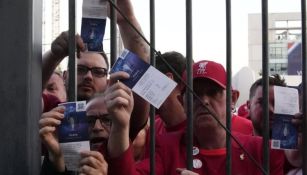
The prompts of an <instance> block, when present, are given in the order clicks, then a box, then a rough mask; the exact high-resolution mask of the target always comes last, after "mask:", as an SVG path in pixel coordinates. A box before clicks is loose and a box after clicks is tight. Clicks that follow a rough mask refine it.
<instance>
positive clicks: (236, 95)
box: [231, 90, 240, 109]
mask: <svg viewBox="0 0 307 175" xmlns="http://www.w3.org/2000/svg"><path fill="white" fill-rule="evenodd" d="M239 97H240V92H239V91H238V90H232V92H231V101H232V102H231V108H232V109H234V108H235V105H236V103H237V101H238V99H239Z"/></svg>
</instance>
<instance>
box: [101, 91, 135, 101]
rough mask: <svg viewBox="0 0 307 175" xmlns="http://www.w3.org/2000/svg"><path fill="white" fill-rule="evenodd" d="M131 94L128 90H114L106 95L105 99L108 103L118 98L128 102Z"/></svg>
mask: <svg viewBox="0 0 307 175" xmlns="http://www.w3.org/2000/svg"><path fill="white" fill-rule="evenodd" d="M131 94H132V92H131V90H130V89H115V90H113V91H112V92H110V93H108V94H106V96H105V99H106V101H108V100H113V99H115V98H117V97H120V98H124V99H127V100H129V99H130V96H131Z"/></svg>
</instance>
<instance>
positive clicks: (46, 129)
mask: <svg viewBox="0 0 307 175" xmlns="http://www.w3.org/2000/svg"><path fill="white" fill-rule="evenodd" d="M55 130H56V129H55V127H54V126H46V127H44V128H41V129H40V130H39V135H40V136H41V138H44V137H43V136H45V135H46V134H49V133H53V132H54V131H55Z"/></svg>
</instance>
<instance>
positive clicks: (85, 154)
mask: <svg viewBox="0 0 307 175" xmlns="http://www.w3.org/2000/svg"><path fill="white" fill-rule="evenodd" d="M80 155H81V157H82V158H84V157H88V156H92V157H94V158H95V159H97V160H98V161H100V162H105V159H104V157H103V155H102V154H101V153H100V152H98V151H82V152H80Z"/></svg>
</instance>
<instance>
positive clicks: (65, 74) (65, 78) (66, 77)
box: [63, 70, 68, 82]
mask: <svg viewBox="0 0 307 175" xmlns="http://www.w3.org/2000/svg"><path fill="white" fill-rule="evenodd" d="M63 79H64V82H65V81H66V80H67V79H68V72H67V70H64V71H63Z"/></svg>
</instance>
